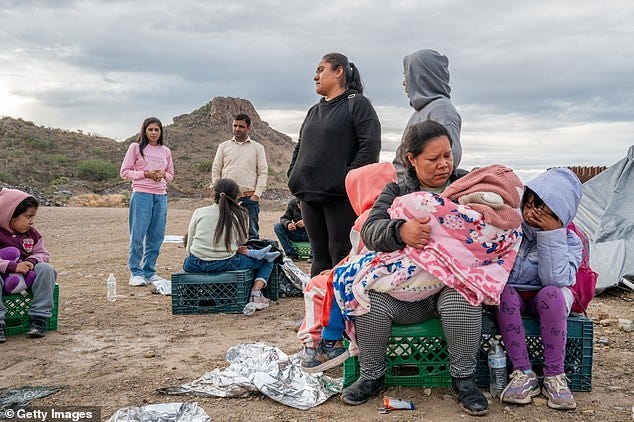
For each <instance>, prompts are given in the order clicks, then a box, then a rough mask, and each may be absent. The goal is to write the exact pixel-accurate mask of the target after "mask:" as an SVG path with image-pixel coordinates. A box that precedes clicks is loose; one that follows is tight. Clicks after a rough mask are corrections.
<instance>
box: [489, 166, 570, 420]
mask: <svg viewBox="0 0 634 422" xmlns="http://www.w3.org/2000/svg"><path fill="white" fill-rule="evenodd" d="M581 191H582V187H581V182H580V181H579V179H578V178H577V176H576V175H575V174H574V173H573V172H572V171H570V170H568V169H566V168H555V169H551V170H548V171H547V172H545V173H543V174H541V175H539V176H537V177H536V178H535V179H533V180H531V181H530V182H528V183H526V188H525V191H524V196H523V198H522V217H523V220H524V221H523V223H522V230H523V232H524V238H523V239H522V243H521V245H520V249H519V252H518V254H517V259H516V260H515V264H514V265H513V270H512V271H511V274H510V276H509V279H508V282H507V284H506V287H505V288H504V290H503V291H502V294H501V296H500V306H499V308H498V312H497V319H498V323H499V327H500V333H501V334H502V340H503V341H504V345H505V347H506V350H507V352H508V355H509V359H510V360H511V364H512V365H513V369H514V371H513V373H512V374H511V381H510V382H509V384H508V385H507V387H506V388H505V389H504V391H503V392H502V394H501V395H500V399H501V400H502V401H504V402H507V403H515V404H527V403H530V402H531V401H532V397H534V396H537V395H539V394H540V388H539V382H538V380H537V375H536V374H535V372H534V371H533V370H532V369H531V363H530V360H529V357H528V350H527V347H526V337H525V334H524V325H523V323H522V315H536V316H537V317H538V318H539V322H540V335H541V338H542V342H543V344H544V382H543V384H544V386H543V389H542V390H541V392H542V393H543V394H544V395H545V396H546V397H547V398H548V406H549V407H551V408H554V409H574V408H576V406H577V405H576V403H575V400H574V398H573V397H572V393H571V392H570V389H569V388H568V384H567V382H566V381H567V378H566V375H565V373H564V359H565V355H566V335H567V332H566V328H567V320H566V319H567V317H568V314H569V313H570V309H571V307H572V302H573V294H572V291H571V289H570V287H571V286H572V285H574V284H575V281H576V274H577V269H578V268H579V265H580V263H581V252H582V244H581V240H580V239H579V237H578V236H577V235H576V234H575V233H574V232H572V231H569V230H567V229H566V226H567V225H568V224H570V222H572V219H573V218H574V217H575V215H576V214H577V208H578V206H579V202H580V200H581Z"/></svg>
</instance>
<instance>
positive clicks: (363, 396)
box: [341, 376, 385, 406]
mask: <svg viewBox="0 0 634 422" xmlns="http://www.w3.org/2000/svg"><path fill="white" fill-rule="evenodd" d="M384 380H385V376H381V378H379V379H376V380H367V379H362V378H359V379H358V380H357V381H356V382H355V383H354V384H352V385H351V386H349V387H348V388H344V389H343V391H342V392H341V400H343V402H344V403H346V404H349V405H351V406H356V405H359V404H363V403H365V402H366V401H368V399H369V398H370V397H372V396H376V395H377V394H379V393H380V392H381V390H382V389H383V381H384Z"/></svg>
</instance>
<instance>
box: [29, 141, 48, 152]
mask: <svg viewBox="0 0 634 422" xmlns="http://www.w3.org/2000/svg"><path fill="white" fill-rule="evenodd" d="M25 143H26V144H27V145H28V146H30V147H31V148H33V149H39V150H45V149H48V147H49V144H48V142H46V141H43V140H41V139H35V138H27V139H25Z"/></svg>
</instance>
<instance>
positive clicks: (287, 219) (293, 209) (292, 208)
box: [280, 198, 303, 230]
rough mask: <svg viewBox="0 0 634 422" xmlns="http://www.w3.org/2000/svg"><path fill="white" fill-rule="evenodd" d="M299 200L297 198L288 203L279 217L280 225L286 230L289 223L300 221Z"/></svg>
mask: <svg viewBox="0 0 634 422" xmlns="http://www.w3.org/2000/svg"><path fill="white" fill-rule="evenodd" d="M298 203H299V200H298V199H297V198H293V199H291V200H290V201H289V202H288V206H287V207H286V211H284V214H282V216H281V217H280V223H282V225H283V226H284V227H286V228H288V225H289V224H291V223H297V222H298V221H299V220H301V219H302V211H301V210H300V209H299V205H298ZM298 229H302V230H303V227H301V228H300V227H298Z"/></svg>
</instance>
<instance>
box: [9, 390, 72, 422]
mask: <svg viewBox="0 0 634 422" xmlns="http://www.w3.org/2000/svg"><path fill="white" fill-rule="evenodd" d="M61 389H62V387H31V386H26V387H17V388H0V410H3V409H17V408H24V407H26V406H28V405H29V403H30V402H31V400H33V399H39V398H42V397H46V396H50V395H51V394H53V393H57V392H58V391H60V390H61ZM0 419H2V418H0Z"/></svg>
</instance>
